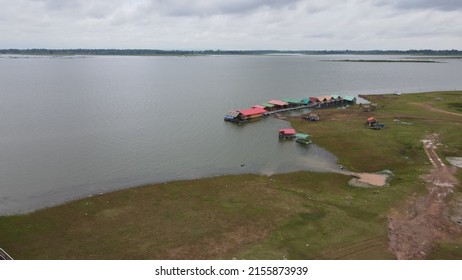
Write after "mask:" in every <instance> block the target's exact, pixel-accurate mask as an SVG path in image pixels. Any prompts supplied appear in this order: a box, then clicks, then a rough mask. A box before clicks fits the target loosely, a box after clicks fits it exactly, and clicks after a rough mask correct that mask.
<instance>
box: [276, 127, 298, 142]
mask: <svg viewBox="0 0 462 280" xmlns="http://www.w3.org/2000/svg"><path fill="white" fill-rule="evenodd" d="M296 133H297V132H296V131H295V129H293V128H283V129H280V130H279V138H280V139H293V138H295V134H296Z"/></svg>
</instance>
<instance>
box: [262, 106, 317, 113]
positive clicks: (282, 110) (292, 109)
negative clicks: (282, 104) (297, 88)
mask: <svg viewBox="0 0 462 280" xmlns="http://www.w3.org/2000/svg"><path fill="white" fill-rule="evenodd" d="M317 107H318V103H315V104H308V105H302V106H297V107H291V108H284V109H279V110H274V111H268V112H266V113H263V115H264V116H268V115H272V114H276V113H282V112H289V111H296V110H301V109H313V108H317Z"/></svg>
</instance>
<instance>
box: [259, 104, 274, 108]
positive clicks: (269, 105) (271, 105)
mask: <svg viewBox="0 0 462 280" xmlns="http://www.w3.org/2000/svg"><path fill="white" fill-rule="evenodd" d="M261 105H262V106H265V107H268V108H273V107H274V105H273V104H269V103H262V104H261Z"/></svg>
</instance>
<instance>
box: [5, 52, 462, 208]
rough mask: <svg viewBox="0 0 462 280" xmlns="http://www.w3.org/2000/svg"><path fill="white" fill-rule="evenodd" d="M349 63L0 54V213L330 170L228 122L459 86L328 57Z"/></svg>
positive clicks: (271, 123) (437, 68)
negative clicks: (297, 104) (166, 185)
mask: <svg viewBox="0 0 462 280" xmlns="http://www.w3.org/2000/svg"><path fill="white" fill-rule="evenodd" d="M345 58H350V59H358V58H357V57H348V56H270V55H267V56H193V57H122V56H120V57H98V56H95V57H21V56H19V57H18V56H15V57H11V56H8V55H3V56H0V73H1V74H0V214H1V215H5V214H9V213H18V212H27V211H31V210H34V209H38V208H41V207H46V206H51V205H56V204H59V203H63V202H65V201H67V200H70V199H75V198H79V197H84V196H88V195H91V194H97V193H101V192H108V191H111V190H115V189H120V188H125V187H130V186H136V185H140V184H145V183H151V182H165V181H169V180H178V179H191V178H200V177H207V176H217V175H222V174H240V173H257V174H273V173H280V172H290V171H297V170H312V171H320V172H324V171H329V170H331V169H333V168H337V166H336V158H335V156H334V155H332V154H330V153H329V152H328V151H326V150H324V149H322V148H321V147H318V146H316V145H313V146H311V147H310V148H306V147H303V146H300V145H297V143H294V142H285V143H281V142H279V141H278V138H277V130H278V129H279V128H283V127H287V126H288V123H286V122H284V121H281V120H278V119H275V118H272V117H269V118H265V119H263V120H262V121H259V122H256V123H252V124H248V125H245V126H238V125H235V124H232V123H227V122H224V121H223V116H224V114H225V113H226V112H227V111H229V110H231V109H244V108H248V107H250V106H251V105H254V104H258V103H262V102H266V101H268V100H269V99H279V98H286V97H288V98H303V97H309V96H318V95H329V94H337V95H341V96H345V95H355V96H356V95H358V94H365V93H388V92H394V91H400V92H417V91H431V90H454V89H462V79H461V78H460V73H462V61H461V60H456V59H452V60H451V59H448V60H441V59H439V60H440V61H442V62H443V63H372V62H368V63H354V62H332V61H324V60H329V59H345ZM374 58H375V59H377V57H372V56H361V57H360V59H374ZM386 58H400V57H386ZM378 59H384V57H383V56H381V57H379V58H378ZM314 142H316V139H314ZM242 164H245V165H244V166H241V165H242Z"/></svg>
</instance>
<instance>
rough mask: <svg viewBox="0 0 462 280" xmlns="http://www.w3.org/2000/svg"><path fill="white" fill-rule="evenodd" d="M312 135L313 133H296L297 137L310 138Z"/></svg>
mask: <svg viewBox="0 0 462 280" xmlns="http://www.w3.org/2000/svg"><path fill="white" fill-rule="evenodd" d="M310 137H311V135H309V134H303V133H296V134H295V138H300V139H308V138H310Z"/></svg>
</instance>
